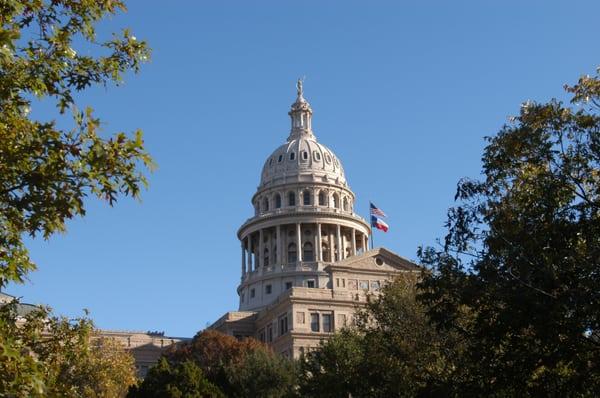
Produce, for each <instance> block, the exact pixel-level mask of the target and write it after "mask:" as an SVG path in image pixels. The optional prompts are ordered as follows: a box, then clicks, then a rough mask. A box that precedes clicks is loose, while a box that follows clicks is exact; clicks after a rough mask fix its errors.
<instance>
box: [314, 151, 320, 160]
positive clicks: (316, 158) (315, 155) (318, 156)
mask: <svg viewBox="0 0 600 398" xmlns="http://www.w3.org/2000/svg"><path fill="white" fill-rule="evenodd" d="M313 156H314V157H315V160H316V161H317V162H320V161H321V154H320V153H319V152H317V151H314V152H313Z"/></svg>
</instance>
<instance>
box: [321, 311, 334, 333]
mask: <svg viewBox="0 0 600 398" xmlns="http://www.w3.org/2000/svg"><path fill="white" fill-rule="evenodd" d="M323 331H324V332H326V333H329V332H332V331H333V328H332V327H331V314H323Z"/></svg>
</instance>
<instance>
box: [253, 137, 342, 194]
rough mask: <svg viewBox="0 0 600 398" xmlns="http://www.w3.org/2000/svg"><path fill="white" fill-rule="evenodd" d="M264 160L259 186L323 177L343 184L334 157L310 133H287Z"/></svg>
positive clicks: (325, 180) (336, 160)
mask: <svg viewBox="0 0 600 398" xmlns="http://www.w3.org/2000/svg"><path fill="white" fill-rule="evenodd" d="M290 138H291V139H289V140H288V141H287V142H286V143H285V144H283V145H281V146H280V147H279V148H277V149H276V150H275V151H274V152H273V153H272V154H271V155H270V156H269V157H268V158H267V161H266V162H265V165H264V167H263V169H262V174H261V179H260V187H266V186H273V185H278V184H280V183H289V182H295V181H323V182H328V183H331V184H336V185H342V186H346V177H345V176H344V169H343V167H342V164H341V162H340V161H339V159H338V157H337V156H335V154H334V153H333V152H332V151H331V150H330V149H329V148H327V147H326V146H325V145H323V144H320V143H318V142H317V140H316V139H315V138H314V137H304V136H299V137H290Z"/></svg>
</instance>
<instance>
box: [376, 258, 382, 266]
mask: <svg viewBox="0 0 600 398" xmlns="http://www.w3.org/2000/svg"><path fill="white" fill-rule="evenodd" d="M375 264H377V265H383V260H382V259H381V258H379V257H377V258H376V259H375Z"/></svg>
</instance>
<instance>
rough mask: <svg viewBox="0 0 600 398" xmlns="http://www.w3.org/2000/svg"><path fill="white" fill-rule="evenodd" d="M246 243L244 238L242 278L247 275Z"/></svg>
mask: <svg viewBox="0 0 600 398" xmlns="http://www.w3.org/2000/svg"><path fill="white" fill-rule="evenodd" d="M244 245H245V243H244V239H242V278H243V277H244V276H246V248H245V247H244Z"/></svg>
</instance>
